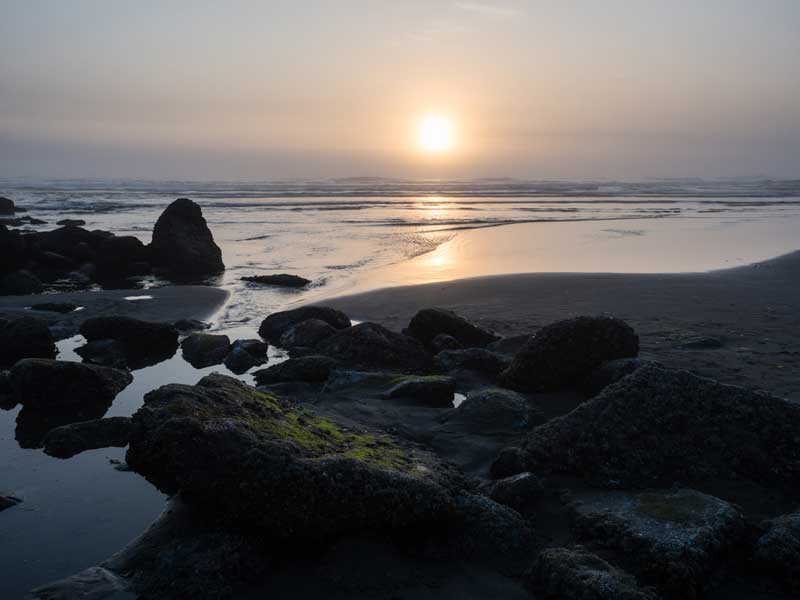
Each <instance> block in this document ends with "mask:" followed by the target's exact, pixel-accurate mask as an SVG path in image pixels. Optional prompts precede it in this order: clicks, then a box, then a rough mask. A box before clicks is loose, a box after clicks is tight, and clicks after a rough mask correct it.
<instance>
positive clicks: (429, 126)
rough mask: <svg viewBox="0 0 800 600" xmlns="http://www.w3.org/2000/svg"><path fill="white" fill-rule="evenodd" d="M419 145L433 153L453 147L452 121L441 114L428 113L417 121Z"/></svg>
mask: <svg viewBox="0 0 800 600" xmlns="http://www.w3.org/2000/svg"><path fill="white" fill-rule="evenodd" d="M417 141H418V143H419V147H420V148H421V149H422V150H423V151H425V152H430V153H433V154H439V153H442V152H447V151H448V150H451V149H452V148H453V145H454V144H455V139H454V135H453V122H452V121H451V120H450V119H448V118H447V117H443V116H441V115H428V116H427V117H425V118H423V119H422V120H421V121H420V123H419V128H418V130H417Z"/></svg>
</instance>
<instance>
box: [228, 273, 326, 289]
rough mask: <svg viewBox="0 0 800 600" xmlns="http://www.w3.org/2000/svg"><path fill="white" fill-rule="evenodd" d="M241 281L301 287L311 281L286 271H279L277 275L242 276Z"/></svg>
mask: <svg viewBox="0 0 800 600" xmlns="http://www.w3.org/2000/svg"><path fill="white" fill-rule="evenodd" d="M242 281H248V282H250V283H257V284H259V285H275V286H279V287H291V288H301V287H305V286H307V285H308V284H309V283H311V280H310V279H305V278H304V277H298V276H297V275H289V274H288V273H280V274H278V275H254V276H252V277H242Z"/></svg>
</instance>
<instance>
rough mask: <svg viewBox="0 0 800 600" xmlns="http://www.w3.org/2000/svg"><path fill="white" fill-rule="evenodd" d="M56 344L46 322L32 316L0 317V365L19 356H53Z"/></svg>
mask: <svg viewBox="0 0 800 600" xmlns="http://www.w3.org/2000/svg"><path fill="white" fill-rule="evenodd" d="M56 353H57V350H56V344H55V342H54V341H53V336H52V334H51V333H50V329H48V327H47V323H45V322H44V321H41V320H39V319H34V318H33V317H21V318H19V319H12V320H10V321H6V320H3V319H0V365H13V364H14V363H15V362H17V361H18V360H19V359H21V358H54V357H55V355H56Z"/></svg>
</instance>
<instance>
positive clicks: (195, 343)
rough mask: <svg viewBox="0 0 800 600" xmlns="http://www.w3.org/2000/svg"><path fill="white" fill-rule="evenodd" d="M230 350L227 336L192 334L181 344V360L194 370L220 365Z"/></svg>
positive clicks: (229, 341)
mask: <svg viewBox="0 0 800 600" xmlns="http://www.w3.org/2000/svg"><path fill="white" fill-rule="evenodd" d="M230 348H231V340H230V338H229V337H228V336H227V335H213V334H210V333H193V334H192V335H190V336H189V337H187V338H186V339H184V340H183V341H182V342H181V352H182V353H183V358H184V359H185V360H186V362H188V363H189V364H190V365H192V366H193V367H194V368H195V369H203V368H205V367H210V366H212V365H218V364H220V363H222V361H224V360H225V358H226V357H227V356H228V352H230Z"/></svg>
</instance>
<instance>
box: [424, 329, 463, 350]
mask: <svg viewBox="0 0 800 600" xmlns="http://www.w3.org/2000/svg"><path fill="white" fill-rule="evenodd" d="M430 348H431V351H432V352H433V353H434V354H436V353H439V352H441V351H442V350H460V349H461V348H462V346H461V342H459V341H458V340H457V339H456V338H454V337H453V336H452V335H448V334H446V333H440V334H439V335H437V336H436V337H435V338H433V339H432V340H431V343H430Z"/></svg>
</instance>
